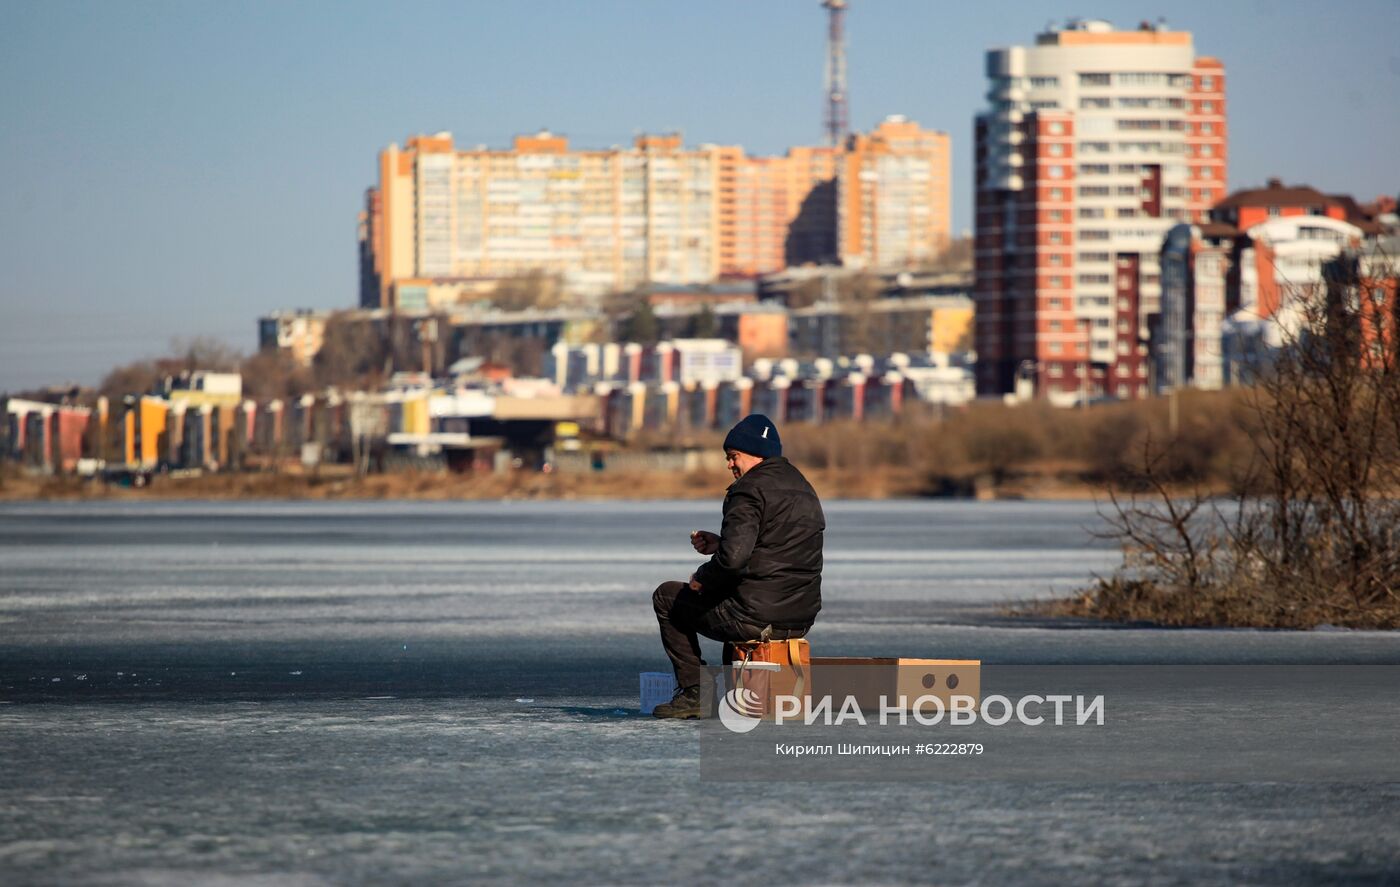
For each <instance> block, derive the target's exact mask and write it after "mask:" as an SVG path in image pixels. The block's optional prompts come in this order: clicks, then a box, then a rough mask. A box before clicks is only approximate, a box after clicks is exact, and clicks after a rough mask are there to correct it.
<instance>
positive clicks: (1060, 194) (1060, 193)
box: [1050, 188, 1065, 200]
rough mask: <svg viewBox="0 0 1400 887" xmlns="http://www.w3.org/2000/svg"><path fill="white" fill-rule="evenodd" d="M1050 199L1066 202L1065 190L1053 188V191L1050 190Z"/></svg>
mask: <svg viewBox="0 0 1400 887" xmlns="http://www.w3.org/2000/svg"><path fill="white" fill-rule="evenodd" d="M1050 199H1051V200H1064V199H1065V191H1064V189H1063V188H1051V189H1050Z"/></svg>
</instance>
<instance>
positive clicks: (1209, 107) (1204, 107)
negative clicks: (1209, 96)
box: [1201, 102, 1215, 114]
mask: <svg viewBox="0 0 1400 887" xmlns="http://www.w3.org/2000/svg"><path fill="white" fill-rule="evenodd" d="M1201 113H1202V114H1214V113H1215V102H1201Z"/></svg>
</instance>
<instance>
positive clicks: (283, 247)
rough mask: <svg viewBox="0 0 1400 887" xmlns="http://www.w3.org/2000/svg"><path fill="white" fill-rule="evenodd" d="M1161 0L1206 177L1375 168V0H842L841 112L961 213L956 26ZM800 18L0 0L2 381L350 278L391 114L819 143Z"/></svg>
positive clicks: (1381, 43)
mask: <svg viewBox="0 0 1400 887" xmlns="http://www.w3.org/2000/svg"><path fill="white" fill-rule="evenodd" d="M1163 14H1166V15H1167V17H1168V18H1167V23H1168V25H1169V26H1170V27H1173V28H1177V29H1183V30H1190V31H1192V32H1194V34H1195V41H1196V48H1197V52H1199V53H1201V54H1208V55H1216V56H1219V57H1221V58H1222V59H1223V60H1224V62H1225V65H1226V71H1227V74H1228V77H1229V101H1230V114H1231V117H1230V129H1231V132H1230V139H1231V163H1230V187H1231V189H1232V190H1233V189H1235V188H1239V187H1244V186H1247V185H1252V184H1258V183H1261V182H1262V181H1263V180H1264V179H1265V178H1266V177H1268V176H1273V175H1277V176H1280V177H1282V178H1284V179H1285V180H1287V181H1289V182H1306V183H1310V184H1313V185H1315V186H1317V187H1320V188H1322V189H1324V190H1327V191H1332V192H1349V193H1352V194H1354V195H1355V196H1356V197H1358V198H1360V199H1363V200H1364V199H1370V198H1372V197H1374V196H1375V195H1376V194H1379V193H1388V194H1392V195H1393V194H1395V193H1396V192H1397V191H1400V159H1398V158H1400V41H1397V39H1396V38H1397V35H1400V3H1397V2H1395V0H1373V2H1372V0H1352V2H1340V3H1336V4H1329V5H1324V4H1322V3H1302V2H1278V0H1269V2H1263V0H1257V2H1254V0H1250V2H1228V3H1221V2H1218V0H1217V2H1194V0H1175V2H1173V3H1170V4H1158V5H1152V6H1147V5H1143V4H1139V3H1117V2H1101V3H1098V4H1096V5H1093V6H1091V7H1083V6H1080V7H1074V8H1071V7H1065V8H1063V9H1061V8H1058V7H1056V6H1054V5H1052V4H1047V3H1044V2H1029V0H1022V2H1002V3H993V2H989V3H980V4H974V3H950V2H931V0H925V2H915V0H909V2H904V0H852V2H851V9H850V12H849V13H848V16H847V30H848V59H849V67H850V74H849V80H850V104H851V123H852V125H853V126H854V127H856V128H858V129H867V128H869V127H870V126H872V125H873V124H874V123H876V122H877V121H878V120H880V119H881V118H882V117H884V116H885V115H887V114H893V113H902V114H906V115H908V116H910V117H912V118H913V119H915V120H917V121H918V122H919V123H921V124H923V125H924V126H927V127H930V128H936V129H943V130H947V131H948V132H949V133H951V134H952V136H953V164H954V169H953V174H954V181H955V188H954V225H955V227H956V228H959V229H961V228H964V227H967V226H969V225H970V224H971V200H972V197H971V188H970V179H971V165H970V155H971V152H970V147H971V138H972V115H973V114H974V113H976V112H977V111H978V110H979V109H980V108H981V106H982V104H983V98H982V93H983V92H984V90H985V82H984V79H983V74H982V54H983V52H984V51H985V50H986V49H988V48H991V47H995V46H1004V45H1009V44H1017V43H1027V42H1030V41H1031V40H1033V39H1034V35H1035V33H1036V32H1037V31H1039V30H1041V29H1043V28H1044V26H1045V25H1046V24H1047V22H1049V21H1050V20H1051V19H1052V18H1054V19H1061V20H1062V19H1063V18H1064V17H1066V16H1070V15H1076V16H1095V17H1102V18H1107V19H1109V20H1111V21H1113V22H1114V23H1115V24H1116V25H1118V26H1119V27H1131V26H1133V25H1135V24H1136V23H1137V22H1138V21H1140V20H1142V19H1144V18H1148V19H1156V18H1157V17H1158V16H1159V15H1163ZM824 40H825V16H824V13H823V11H822V10H821V8H820V6H819V3H818V0H746V2H738V0H707V2H695V0H691V2H684V3H683V2H670V0H649V2H643V0H631V2H622V0H588V2H584V0H494V2H490V3H486V2H471V0H459V2H452V3H438V2H413V0H408V2H404V3H382V2H311V0H303V2H266V0H258V2H238V3H232V2H221V3H205V2H199V0H184V2H158V0H146V2H133V0H109V2H83V3H71V2H32V0H0V165H2V166H3V169H4V170H5V171H6V175H4V176H3V177H2V178H0V207H3V211H0V267H3V269H4V272H3V274H0V391H5V390H11V391H13V390H18V389H21V388H25V387H29V386H35V385H40V384H48V383H54V384H58V383H64V382H70V381H71V382H80V383H88V384H90V383H95V382H97V381H98V380H99V379H100V378H101V376H102V375H103V373H104V372H105V371H106V370H107V369H109V368H111V367H112V366H114V365H117V364H120V363H125V362H128V361H131V360H135V359H138V358H142V357H148V356H155V355H158V354H163V353H165V352H166V351H167V350H168V348H169V345H170V342H171V340H172V339H173V338H176V337H193V336H212V337H215V338H219V339H222V340H225V341H227V342H228V343H230V344H232V345H235V346H237V347H239V348H241V349H243V350H251V349H252V348H253V347H254V346H255V344H256V343H255V339H256V319H257V317H258V315H259V314H261V313H265V312H267V311H270V310H272V309H275V308H292V307H322V308H324V307H349V306H351V305H353V304H354V303H355V301H356V287H357V279H356V273H357V272H356V258H355V213H356V211H357V210H358V209H359V207H360V205H361V202H362V199H363V191H364V189H365V187H366V186H368V185H370V184H372V183H373V177H374V174H375V153H376V152H377V151H378V150H379V149H381V148H382V147H384V146H385V145H387V144H388V143H390V142H395V141H398V142H401V141H402V140H403V139H404V138H405V137H406V136H408V135H410V134H412V133H417V132H434V131H437V130H441V129H446V130H451V131H452V132H453V133H454V134H455V136H456V138H457V141H458V142H459V143H460V144H477V143H486V144H489V145H492V146H501V147H503V146H506V145H508V143H509V141H510V138H511V136H513V135H514V134H516V133H520V132H528V131H534V130H536V129H538V128H540V127H549V128H551V129H553V130H554V131H556V132H561V133H564V134H566V135H568V136H569V137H570V138H571V139H572V141H573V143H574V144H575V145H579V146H582V147H603V146H607V145H612V144H622V143H626V142H628V141H629V140H630V139H631V137H632V135H633V134H634V133H635V132H637V131H641V130H646V131H663V130H671V129H680V130H682V131H683V132H684V133H685V137H686V141H687V142H688V143H692V144H694V143H699V142H718V143H727V144H740V145H743V146H744V147H745V148H746V149H747V150H749V151H750V152H751V153H779V152H781V151H782V150H784V149H785V148H786V147H787V146H788V145H791V144H803V143H818V142H819V141H820V139H821V136H822V129H821V122H822V64H823V54H824Z"/></svg>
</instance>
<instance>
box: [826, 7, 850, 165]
mask: <svg viewBox="0 0 1400 887" xmlns="http://www.w3.org/2000/svg"><path fill="white" fill-rule="evenodd" d="M822 8H823V9H825V10H826V11H827V22H828V24H827V32H826V140H827V143H828V144H830V145H831V146H832V147H833V148H834V147H839V146H840V145H841V143H842V142H844V141H845V140H846V132H847V129H848V127H847V124H846V31H845V17H846V0H822Z"/></svg>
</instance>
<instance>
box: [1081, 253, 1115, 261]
mask: <svg viewBox="0 0 1400 887" xmlns="http://www.w3.org/2000/svg"><path fill="white" fill-rule="evenodd" d="M1108 260H1109V255H1108V253H1080V254H1079V261H1081V262H1107V261H1108Z"/></svg>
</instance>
